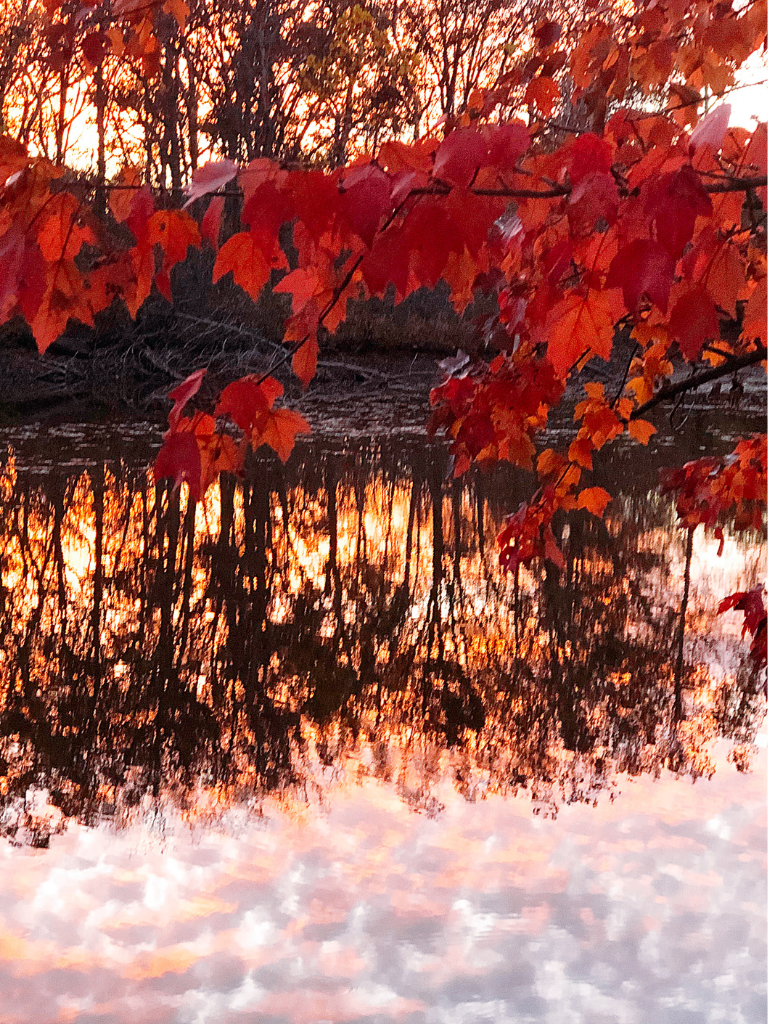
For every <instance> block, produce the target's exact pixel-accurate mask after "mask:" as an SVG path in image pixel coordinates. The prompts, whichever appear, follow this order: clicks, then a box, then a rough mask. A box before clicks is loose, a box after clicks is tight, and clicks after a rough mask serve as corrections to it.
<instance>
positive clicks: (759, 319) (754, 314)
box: [741, 278, 768, 344]
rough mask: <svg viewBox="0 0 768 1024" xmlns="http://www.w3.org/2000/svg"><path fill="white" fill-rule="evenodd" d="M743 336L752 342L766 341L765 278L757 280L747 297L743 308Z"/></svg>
mask: <svg viewBox="0 0 768 1024" xmlns="http://www.w3.org/2000/svg"><path fill="white" fill-rule="evenodd" d="M741 329H742V332H743V334H744V337H745V338H746V339H747V340H748V341H750V342H753V341H755V340H759V341H761V342H762V343H763V344H765V341H766V334H767V333H768V332H766V278H763V279H762V280H761V281H758V283H757V287H756V288H755V290H754V291H753V292H752V294H751V296H750V297H749V302H748V303H747V305H746V307H745V309H744V320H743V322H742V328H741Z"/></svg>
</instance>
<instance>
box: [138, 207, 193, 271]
mask: <svg viewBox="0 0 768 1024" xmlns="http://www.w3.org/2000/svg"><path fill="white" fill-rule="evenodd" d="M146 240H147V243H148V244H149V245H159V246H160V248H161V249H162V250H163V253H164V254H165V259H164V261H163V264H164V267H165V269H166V271H169V270H170V269H171V267H173V266H174V265H175V264H176V263H180V262H181V261H182V260H184V259H186V257H187V249H188V248H189V247H190V245H193V246H197V245H200V231H199V230H198V227H197V224H196V223H195V221H194V220H193V219H192V217H190V215H189V214H188V213H185V212H184V211H183V210H158V211H157V213H153V214H152V216H151V217H150V218H149V222H148V223H147V230H146Z"/></svg>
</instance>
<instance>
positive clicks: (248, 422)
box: [215, 376, 283, 434]
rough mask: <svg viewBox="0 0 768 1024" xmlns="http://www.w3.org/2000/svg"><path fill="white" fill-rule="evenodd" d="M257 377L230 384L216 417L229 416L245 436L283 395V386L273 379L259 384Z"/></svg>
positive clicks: (220, 401) (226, 388)
mask: <svg viewBox="0 0 768 1024" xmlns="http://www.w3.org/2000/svg"><path fill="white" fill-rule="evenodd" d="M257 379H258V378H256V377H253V376H250V377H243V378H241V379H240V380H236V381H233V382H232V383H231V384H228V385H227V386H226V387H225V388H224V390H223V391H222V392H221V395H220V396H219V401H218V404H217V405H216V412H215V414H216V416H229V417H230V418H231V419H232V420H233V421H234V422H235V423H236V424H237V425H238V427H240V429H241V430H242V431H243V432H244V433H245V434H250V433H251V431H252V430H253V428H254V424H255V423H256V422H257V421H258V420H259V418H260V417H261V416H262V415H263V414H264V413H267V412H269V410H270V409H271V408H272V404H273V402H274V401H275V399H276V398H279V397H280V395H282V393H283V388H282V385H281V384H279V383H278V381H276V380H274V378H272V377H268V378H267V380H265V381H262V382H261V384H258V383H257Z"/></svg>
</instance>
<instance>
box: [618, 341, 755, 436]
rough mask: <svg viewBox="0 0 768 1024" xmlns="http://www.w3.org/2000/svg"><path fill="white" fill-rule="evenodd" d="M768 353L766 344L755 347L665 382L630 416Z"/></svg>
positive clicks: (749, 363) (739, 367) (635, 416)
mask: <svg viewBox="0 0 768 1024" xmlns="http://www.w3.org/2000/svg"><path fill="white" fill-rule="evenodd" d="M766 355H768V352H766V349H765V346H764V345H761V346H760V347H759V348H757V349H755V351H754V352H749V353H747V355H745V356H739V357H738V358H736V359H729V360H727V361H726V362H724V363H721V365H720V366H713V367H712V368H711V369H709V370H704V371H703V372H702V373H697V374H694V375H693V376H692V377H687V378H686V379H685V380H681V381H678V382H677V383H676V384H665V386H664V387H663V388H661V389H660V390H659V391H658V392H657V393H656V394H655V395H654V396H653V398H649V399H648V401H647V402H643V404H642V405H639V406H638V407H637V408H636V409H635V410H634V411H633V412H632V415H631V416H630V419H632V420H634V419H637V418H638V416H642V415H643V414H644V413H646V412H648V411H649V410H650V409H653V408H654V406H657V405H660V404H661V403H662V402H665V401H666V400H667V399H668V398H675V397H676V396H677V395H682V394H684V393H685V392H686V391H695V390H696V388H699V387H701V385H702V384H708V383H709V381H711V380H718V379H719V378H720V377H728V376H729V375H730V374H732V373H735V372H736V371H737V370H743V369H744V368H745V367H746V366H754V365H755V364H756V363H761V362H762V361H763V360H764V359H765V358H766Z"/></svg>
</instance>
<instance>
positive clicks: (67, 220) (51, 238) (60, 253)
mask: <svg viewBox="0 0 768 1024" xmlns="http://www.w3.org/2000/svg"><path fill="white" fill-rule="evenodd" d="M82 212H83V211H82V209H81V206H80V203H78V201H77V200H76V199H75V197H74V196H73V195H70V193H69V192H59V193H57V194H56V195H55V196H53V197H52V199H51V200H50V202H49V203H48V204H47V205H46V207H45V212H44V215H43V216H42V217H41V219H40V225H39V227H38V230H37V244H38V245H39V246H40V252H41V253H42V254H43V256H44V257H45V259H46V260H49V261H50V262H53V261H55V260H60V259H68V260H71V259H74V258H75V256H77V254H78V253H79V252H80V250H81V248H82V247H83V245H85V244H89V245H92V244H93V243H94V242H95V241H96V237H95V235H94V233H93V231H92V230H91V228H90V227H89V226H88V225H87V224H86V223H85V222H84V221H83V220H81V213H82Z"/></svg>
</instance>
